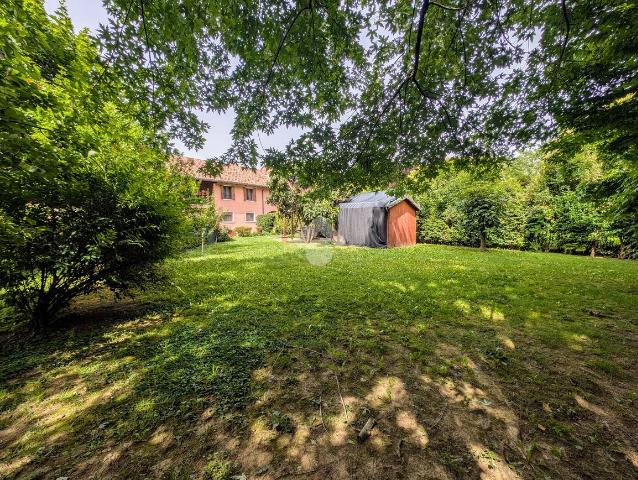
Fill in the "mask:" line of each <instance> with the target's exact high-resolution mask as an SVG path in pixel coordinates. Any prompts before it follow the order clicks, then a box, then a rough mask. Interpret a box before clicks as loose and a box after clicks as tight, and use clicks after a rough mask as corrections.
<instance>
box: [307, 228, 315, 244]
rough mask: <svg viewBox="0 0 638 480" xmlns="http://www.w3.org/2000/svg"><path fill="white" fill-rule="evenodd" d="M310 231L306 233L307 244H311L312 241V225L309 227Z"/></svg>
mask: <svg viewBox="0 0 638 480" xmlns="http://www.w3.org/2000/svg"><path fill="white" fill-rule="evenodd" d="M307 228H308V231H307V232H306V243H310V242H311V241H312V233H313V232H312V224H310V225H308V227H307Z"/></svg>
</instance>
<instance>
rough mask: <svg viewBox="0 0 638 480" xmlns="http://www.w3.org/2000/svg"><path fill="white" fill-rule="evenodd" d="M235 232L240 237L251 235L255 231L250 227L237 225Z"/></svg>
mask: <svg viewBox="0 0 638 480" xmlns="http://www.w3.org/2000/svg"><path fill="white" fill-rule="evenodd" d="M235 233H236V234H237V236H238V237H250V236H251V235H252V233H253V231H252V228H250V227H235Z"/></svg>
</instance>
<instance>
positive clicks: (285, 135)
mask: <svg viewBox="0 0 638 480" xmlns="http://www.w3.org/2000/svg"><path fill="white" fill-rule="evenodd" d="M59 4H60V2H59V0H45V1H44V6H45V8H46V10H47V12H49V13H53V12H54V11H55V9H56V8H58V6H59ZM66 5H67V9H68V11H69V16H70V17H71V20H72V21H73V26H74V28H75V30H76V31H79V30H81V29H82V28H85V27H86V28H88V29H89V30H90V31H91V32H93V33H96V32H97V29H98V27H99V25H100V23H106V22H107V20H108V16H107V14H106V11H105V10H104V7H103V6H102V1H101V0H66ZM199 118H200V119H202V120H204V121H205V122H206V123H208V124H209V129H208V133H207V134H206V143H205V144H204V148H202V149H201V150H189V149H187V148H186V147H185V146H184V145H182V144H181V143H179V142H178V143H177V144H176V146H177V148H178V149H180V150H181V151H182V152H183V153H185V154H186V155H188V156H191V157H197V158H204V159H206V158H211V157H215V156H217V155H221V154H222V153H224V152H225V151H226V150H227V149H228V147H229V146H230V144H231V141H232V139H231V135H230V130H231V128H232V127H233V120H234V118H235V115H234V113H233V112H232V111H228V112H226V113H223V114H217V113H206V112H202V113H201V114H200V115H199ZM300 133H301V130H299V129H284V128H282V129H279V130H277V131H275V133H273V134H272V135H270V136H267V135H263V134H262V135H260V136H259V141H258V143H257V144H258V145H261V146H263V148H271V147H273V148H283V147H284V146H285V145H286V144H287V143H288V142H289V141H290V140H291V139H293V138H295V137H296V136H298V135H299V134H300Z"/></svg>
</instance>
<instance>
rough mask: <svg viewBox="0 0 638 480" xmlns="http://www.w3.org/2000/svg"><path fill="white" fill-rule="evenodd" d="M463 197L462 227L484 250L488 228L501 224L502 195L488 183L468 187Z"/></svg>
mask: <svg viewBox="0 0 638 480" xmlns="http://www.w3.org/2000/svg"><path fill="white" fill-rule="evenodd" d="M463 197H464V198H463V199H462V201H461V211H462V212H463V214H464V217H463V227H464V229H465V231H466V233H467V235H468V236H470V238H478V240H479V246H480V249H481V251H485V250H487V236H488V232H489V230H490V229H493V228H496V227H498V226H499V225H500V224H501V216H502V214H503V204H504V198H503V195H502V194H501V193H500V192H498V191H495V190H494V189H492V188H490V186H489V185H476V186H473V187H470V188H468V189H467V190H466V191H465V192H464V195H463Z"/></svg>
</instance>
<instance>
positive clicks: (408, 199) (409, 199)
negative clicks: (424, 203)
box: [386, 196, 421, 212]
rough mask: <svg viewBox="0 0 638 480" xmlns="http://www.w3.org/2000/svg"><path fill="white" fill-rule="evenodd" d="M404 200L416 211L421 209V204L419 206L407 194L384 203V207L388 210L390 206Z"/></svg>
mask: <svg viewBox="0 0 638 480" xmlns="http://www.w3.org/2000/svg"><path fill="white" fill-rule="evenodd" d="M404 200H405V201H406V202H408V203H410V204H411V205H412V206H413V207H414V209H415V210H416V211H418V212H420V211H421V206H420V205H419V204H418V203H416V202H415V201H414V200H413V199H412V197H409V196H405V197H401V198H397V199H396V200H394V201H392V202H390V203H388V204H387V205H386V208H387V209H388V210H389V209H391V208H392V207H396V206H397V205H398V204H399V203H401V202H403V201H404Z"/></svg>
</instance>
